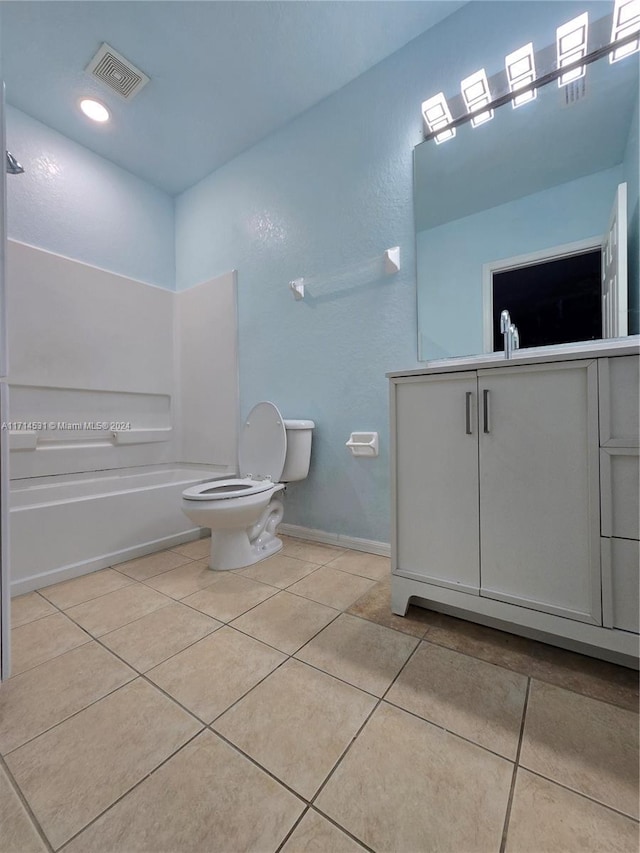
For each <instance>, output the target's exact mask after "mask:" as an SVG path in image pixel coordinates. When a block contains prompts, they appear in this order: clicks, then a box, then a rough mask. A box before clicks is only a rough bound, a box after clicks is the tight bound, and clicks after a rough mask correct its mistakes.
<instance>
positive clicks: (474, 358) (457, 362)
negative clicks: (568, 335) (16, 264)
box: [386, 335, 640, 379]
mask: <svg viewBox="0 0 640 853" xmlns="http://www.w3.org/2000/svg"><path fill="white" fill-rule="evenodd" d="M638 352H640V335H630V336H629V337H627V338H611V339H607V340H603V341H581V342H579V343H575V344H560V345H557V346H549V347H529V348H528V349H521V350H516V351H515V352H514V353H513V355H512V356H511V358H509V359H506V358H505V357H504V353H502V352H495V353H488V352H483V353H480V354H478V355H469V356H461V357H460V358H442V359H437V360H434V361H426V362H425V363H424V367H418V368H416V369H413V370H396V371H393V372H392V373H387V374H386V375H387V377H388V378H389V379H395V378H396V377H401V376H426V375H428V374H430V373H455V372H456V371H459V370H484V369H487V368H497V367H510V366H516V365H524V364H541V363H544V362H546V361H570V360H575V359H581V358H606V357H608V356H616V355H635V354H637V353H638Z"/></svg>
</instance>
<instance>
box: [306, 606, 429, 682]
mask: <svg viewBox="0 0 640 853" xmlns="http://www.w3.org/2000/svg"><path fill="white" fill-rule="evenodd" d="M418 642H419V641H418V640H417V639H416V638H415V637H409V636H408V635H407V634H401V633H399V632H398V631H392V630H391V629H390V628H383V627H382V626H381V625H375V624H374V623H373V622H367V621H365V620H364V619H358V618H357V617H356V616H349V615H347V614H342V615H341V616H339V617H338V618H337V619H336V620H335V622H332V623H331V624H330V625H328V626H327V627H326V628H325V629H324V630H323V631H321V632H320V633H319V634H318V635H317V636H315V637H314V638H313V640H311V641H310V642H309V643H308V644H307V645H306V646H303V647H302V648H301V649H300V651H299V652H297V654H296V657H297V658H299V659H300V660H303V661H305V662H306V663H310V664H311V665H312V666H316V667H318V668H319V669H323V670H324V671H325V672H328V673H330V675H335V676H336V677H337V678H341V679H342V680H343V681H348V682H349V683H350V684H353V685H354V686H355V687H359V688H360V689H361V690H367V691H368V692H369V693H374V694H375V695H376V696H382V695H383V693H384V692H385V690H387V688H388V687H389V685H390V684H391V682H392V681H393V679H394V678H395V677H396V675H397V674H398V673H399V672H400V670H401V669H402V667H403V666H404V664H405V663H406V661H407V658H408V657H409V655H410V654H411V652H412V651H413V650H414V649H415V647H416V645H417V644H418Z"/></svg>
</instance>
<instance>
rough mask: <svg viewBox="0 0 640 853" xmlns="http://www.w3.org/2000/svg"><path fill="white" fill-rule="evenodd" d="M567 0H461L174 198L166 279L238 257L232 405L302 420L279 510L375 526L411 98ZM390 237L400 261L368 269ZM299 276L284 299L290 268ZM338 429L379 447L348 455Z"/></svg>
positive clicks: (399, 299)
mask: <svg viewBox="0 0 640 853" xmlns="http://www.w3.org/2000/svg"><path fill="white" fill-rule="evenodd" d="M575 8H576V7H575V4H574V3H570V2H569V3H563V2H550V3H545V2H536V3H527V4H525V3H500V2H498V3H472V4H469V5H467V6H465V7H464V8H463V9H461V10H460V11H459V12H456V13H455V14H454V15H451V16H450V17H449V18H447V19H445V20H444V21H443V22H441V23H440V24H439V25H437V26H436V27H434V28H433V29H432V30H429V31H428V32H426V33H425V34H423V35H422V36H420V37H419V38H417V39H415V40H414V41H413V42H411V43H410V44H409V45H407V46H406V47H405V48H403V49H402V50H400V51H398V52H397V53H395V54H394V55H392V56H391V57H389V58H388V59H387V60H385V61H384V62H382V63H380V64H379V65H377V66H375V67H374V68H372V69H371V70H370V71H368V72H367V73H365V74H363V75H362V76H361V77H359V78H358V79H356V80H355V81H353V82H352V83H351V84H349V85H348V86H346V87H344V88H343V89H341V90H340V91H339V92H337V93H335V94H334V95H332V96H331V97H330V98H327V99H326V100H325V101H323V102H322V103H320V104H319V105H317V106H316V107H314V108H313V109H311V110H309V111H308V112H306V113H304V114H303V115H301V116H299V117H298V118H297V119H296V120H295V121H293V122H292V123H291V124H289V125H288V126H286V127H284V128H283V129H281V130H280V131H278V132H276V133H274V134H272V135H271V136H269V137H268V138H267V139H265V140H264V141H262V142H261V143H259V144H258V145H256V146H255V147H254V148H252V149H250V150H249V151H247V152H245V153H244V154H242V155H240V156H239V157H237V158H236V159H234V160H233V161H231V162H230V163H228V164H227V165H226V166H224V167H223V168H221V169H219V170H218V171H217V172H215V173H213V174H212V175H210V176H209V177H208V178H206V179H205V180H203V181H201V182H200V183H199V184H197V185H196V186H195V187H193V188H192V189H190V190H188V191H187V192H185V193H183V194H182V195H181V196H179V197H178V199H177V201H176V269H177V288H178V289H182V288H186V287H191V286H193V285H195V284H197V283H198V282H200V281H204V280H205V279H207V278H210V277H212V276H214V275H216V274H219V273H222V272H224V271H226V270H228V269H230V268H235V269H237V270H238V284H239V337H240V394H241V409H242V413H243V414H246V413H247V412H248V410H249V408H250V407H251V405H253V403H255V402H256V401H258V400H264V399H272V400H273V401H274V402H276V403H277V404H278V405H279V406H280V407H281V409H282V411H283V414H284V415H285V416H288V417H310V418H313V419H314V420H315V421H316V423H317V429H316V432H315V435H314V448H313V460H312V467H311V471H310V475H309V478H308V479H307V480H306V481H305V482H303V483H300V484H298V485H293V486H292V487H291V488H290V489H289V492H290V493H289V495H288V499H287V508H286V516H285V518H286V520H287V521H288V522H290V523H297V524H302V525H305V526H307V527H315V528H318V529H321V530H326V531H330V532H332V533H343V534H347V535H351V536H358V537H363V538H369V539H374V540H380V541H388V540H389V474H388V467H389V460H388V443H389V431H388V401H387V381H386V380H385V375H384V374H385V371H389V370H398V369H405V368H412V367H416V366H418V363H417V359H416V356H417V345H416V337H417V335H416V328H417V322H416V293H415V249H414V242H415V237H414V231H413V211H412V149H413V147H414V146H415V145H416V144H417V143H419V142H420V141H421V140H422V119H421V116H420V104H421V102H422V101H423V100H424V99H425V98H426V97H428V96H430V95H432V94H434V93H436V92H438V91H440V90H444V91H445V92H453V91H456V90H457V88H458V86H459V81H460V80H461V79H462V78H463V77H465V76H467V75H468V74H470V73H472V72H473V71H475V70H477V68H479V67H481V66H482V65H485V66H486V67H487V71H488V73H489V74H491V73H493V72H495V71H497V70H498V69H499V68H500V66H501V63H503V61H504V56H505V53H507V52H508V51H511V50H514V49H516V48H517V47H520V46H521V45H522V44H525V43H526V42H527V41H529V40H530V39H534V40H535V41H536V43H539V44H544V45H546V44H551V43H553V41H554V37H555V28H556V26H557V25H558V24H559V23H562V22H563V21H565V20H568V19H569V18H570V17H572V16H573V15H575V14H576V12H575ZM395 245H399V246H400V248H401V255H402V270H401V271H400V273H399V274H397V275H396V276H394V277H389V278H384V277H381V276H380V275H379V274H377V273H376V271H375V270H376V268H377V266H376V264H377V263H378V262H377V261H376V259H379V258H381V256H382V253H383V251H384V250H385V249H386V248H389V247H391V246H395ZM299 276H304V277H307V278H309V291H310V293H311V297H310V298H307V299H305V300H304V301H301V302H295V301H294V300H293V298H292V296H291V294H290V293H289V291H288V287H287V283H288V282H289V280H291V279H294V278H297V277H299ZM353 430H378V431H379V432H380V438H381V453H380V457H379V458H377V459H373V460H366V459H365V460H363V459H354V458H352V457H351V456H350V455H349V454H348V452H347V450H346V448H345V447H344V443H345V441H346V440H347V438H348V437H349V433H350V432H351V431H353Z"/></svg>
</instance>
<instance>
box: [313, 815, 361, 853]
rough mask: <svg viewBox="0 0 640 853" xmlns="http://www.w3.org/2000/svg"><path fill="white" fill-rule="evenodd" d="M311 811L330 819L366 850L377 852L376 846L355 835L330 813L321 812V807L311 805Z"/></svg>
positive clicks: (327, 819)
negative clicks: (371, 845)
mask: <svg viewBox="0 0 640 853" xmlns="http://www.w3.org/2000/svg"><path fill="white" fill-rule="evenodd" d="M310 811H313V812H315V813H316V814H318V815H320V817H322V818H323V819H324V820H326V821H328V822H329V823H331V824H333V826H335V827H336V828H337V829H339V830H340V832H343V833H344V834H345V835H346V836H348V837H349V838H351V839H352V840H353V841H355V843H356V844H357V845H358V846H359V847H362V848H363V849H364V850H368V851H369V853H377V851H376V850H374V848H373V847H369V845H368V844H367V843H366V842H365V841H363V840H362V838H358V836H357V835H354V834H353V833H352V832H350V831H349V830H348V829H346V828H345V827H344V826H341V825H340V824H339V823H338V822H337V821H336V820H335V819H334V818H332V817H331V816H330V815H328V814H325V813H324V812H321V811H320V809H319V808H318V807H317V806H311V807H310Z"/></svg>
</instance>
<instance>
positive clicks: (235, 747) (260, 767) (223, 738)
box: [207, 726, 309, 806]
mask: <svg viewBox="0 0 640 853" xmlns="http://www.w3.org/2000/svg"><path fill="white" fill-rule="evenodd" d="M207 730H208V731H210V732H211V734H212V735H215V736H216V737H218V738H220V740H221V741H223V742H224V743H226V745H227V746H229V747H231V749H233V751H234V752H237V753H238V755H241V756H242V757H243V758H246V759H247V761H249V762H250V763H251V764H253V766H254V767H257V768H258V770H261V771H262V772H263V773H265V774H266V775H267V776H269V777H270V778H271V779H273V781H274V782H277V783H278V785H280V787H281V788H284V789H285V790H286V791H288V792H289V793H290V794H293V796H294V797H295V798H296V799H297V800H301V801H302V802H303V803H304V804H305V806H308V805H309V800H307V799H306V798H305V797H304V795H303V794H301V793H300V792H299V791H296V790H295V789H294V788H292V787H291V785H288V784H287V783H286V782H284V781H283V780H282V779H280V778H279V777H278V776H276V775H275V773H274V772H273V771H272V770H269V768H268V767H264V766H263V765H262V764H260V763H259V762H258V761H256V759H255V758H253V756H251V755H249V753H248V752H244V750H242V749H241V748H240V747H239V746H238V744H237V743H234V742H233V741H232V740H229V738H227V737H226V736H225V735H223V734H222V733H221V732H219V731H216V729H212V728H210V727H209V726H207Z"/></svg>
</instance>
